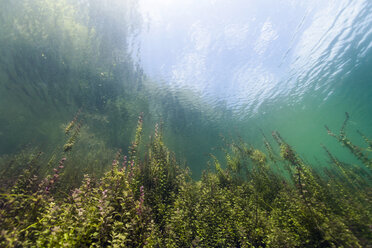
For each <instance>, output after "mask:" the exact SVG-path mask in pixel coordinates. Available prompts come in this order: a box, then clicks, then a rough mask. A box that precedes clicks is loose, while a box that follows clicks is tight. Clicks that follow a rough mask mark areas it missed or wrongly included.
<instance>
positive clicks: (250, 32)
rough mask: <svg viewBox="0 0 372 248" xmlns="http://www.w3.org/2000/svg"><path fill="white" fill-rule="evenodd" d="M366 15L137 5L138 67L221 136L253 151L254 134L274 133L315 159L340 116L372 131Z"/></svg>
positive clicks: (343, 8)
mask: <svg viewBox="0 0 372 248" xmlns="http://www.w3.org/2000/svg"><path fill="white" fill-rule="evenodd" d="M371 7H372V4H371V2H370V1H368V0H356V1H346V0H345V1H290V0H288V1H245V0H244V1H243V0H240V1H218V0H209V1H202V2H200V1H196V0H193V1H155V0H141V1H140V10H141V13H142V15H143V17H144V26H145V27H146V28H145V29H144V30H143V32H142V33H141V35H140V36H139V37H138V41H139V44H140V51H141V53H140V63H141V66H142V67H143V68H144V71H145V73H146V74H147V75H149V77H150V78H151V79H152V83H153V84H158V87H157V90H158V91H159V94H160V92H162V91H164V90H167V92H169V91H170V92H172V94H173V96H175V97H178V99H179V100H180V101H181V102H183V104H184V105H185V106H189V107H190V108H195V109H199V110H200V111H202V112H203V114H206V116H208V118H212V119H213V118H215V121H216V122H214V124H213V125H216V126H218V127H219V128H220V131H221V132H222V133H228V132H231V131H232V130H231V129H235V130H234V132H236V133H238V134H239V135H243V136H248V137H249V138H251V140H253V142H252V143H255V141H257V143H259V141H260V140H261V138H260V137H259V135H257V133H258V132H257V129H259V128H263V129H265V130H266V131H271V130H274V129H279V130H280V131H281V132H283V133H284V136H287V137H288V140H289V141H290V142H293V143H294V144H295V145H297V146H298V149H299V150H300V151H301V150H302V151H303V152H305V153H306V152H310V151H311V152H315V153H317V152H319V150H320V149H319V144H320V143H327V141H326V140H325V138H327V137H325V138H320V137H323V136H326V135H325V134H324V128H323V125H324V124H325V123H328V124H330V125H334V128H336V129H337V128H338V127H339V125H340V123H341V122H342V119H343V117H344V114H343V113H344V112H345V111H348V112H350V114H351V115H352V118H353V119H354V121H355V123H357V125H358V127H360V128H362V129H364V130H366V132H369V133H371V131H372V130H371V127H372V125H371V124H372V121H371V119H372V116H371V113H370V109H371V107H372V106H371V102H372V93H371V92H372V90H371V87H370V86H372V83H371V76H372V75H371V72H370V70H369V69H368V68H369V67H370V66H369V65H371V60H370V57H371V46H372V45H371V44H372V42H371V41H372V8H371ZM160 81H161V82H162V83H161V84H160V83H157V82H160ZM184 91H188V92H192V93H193V94H184ZM196 98H198V99H199V100H198V101H197V104H196V103H195V102H196V100H195V99H196ZM218 111H231V113H232V114H231V115H230V114H226V113H225V114H221V113H218ZM188 121H190V123H192V120H188ZM227 129H229V130H227ZM255 129H256V131H254V130H255ZM252 131H253V133H252ZM314 143H315V146H316V148H314Z"/></svg>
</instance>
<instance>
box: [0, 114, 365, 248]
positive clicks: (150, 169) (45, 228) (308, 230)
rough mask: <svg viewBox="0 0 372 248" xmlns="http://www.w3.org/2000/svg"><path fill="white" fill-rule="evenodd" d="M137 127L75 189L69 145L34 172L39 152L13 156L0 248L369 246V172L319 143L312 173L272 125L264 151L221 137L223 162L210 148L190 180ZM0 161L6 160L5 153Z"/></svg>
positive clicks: (1, 192)
mask: <svg viewBox="0 0 372 248" xmlns="http://www.w3.org/2000/svg"><path fill="white" fill-rule="evenodd" d="M74 120H75V118H74ZM74 122H76V120H75V121H74ZM344 125H346V124H344ZM69 126H70V125H68V126H67V127H69ZM70 130H71V131H69V132H71V133H70V134H69V135H71V136H70V137H68V138H67V140H68V141H69V140H70V139H71V137H74V134H75V138H74V139H75V142H76V138H77V136H78V135H79V134H80V135H82V133H84V132H85V131H84V132H83V131H81V130H80V127H79V125H77V126H75V127H72V126H71V128H70ZM142 131H143V119H142V117H141V116H140V117H139V119H138V122H137V128H136V132H135V137H134V141H133V143H132V145H131V146H130V147H129V149H128V153H129V156H127V155H124V154H123V151H122V150H120V149H119V150H117V152H116V154H115V155H114V154H113V153H112V161H111V162H107V163H109V164H108V165H107V167H106V168H107V170H106V172H105V173H104V174H103V175H102V176H101V177H94V176H91V175H88V174H85V175H84V177H83V179H82V181H81V183H80V184H79V185H78V186H76V187H75V188H71V187H68V186H66V184H70V183H71V181H66V178H67V176H68V174H66V173H65V172H66V170H67V169H68V168H69V167H70V166H71V165H72V164H74V163H75V162H76V161H78V160H76V161H71V160H74V159H77V158H78V157H75V156H74V152H77V151H76V149H77V148H79V146H76V148H74V150H71V149H70V150H68V151H65V149H64V147H62V149H60V150H61V153H60V154H62V155H63V156H62V157H61V159H60V160H59V161H58V160H57V161H58V162H57V161H55V159H54V158H55V157H57V155H55V156H54V157H53V158H51V159H50V160H49V161H48V160H45V163H46V164H49V165H55V166H52V167H54V168H51V167H50V166H49V165H47V166H46V168H50V169H51V171H50V172H49V175H47V176H43V175H42V174H40V166H42V164H41V162H42V161H44V160H42V153H40V152H38V153H34V155H32V156H29V159H28V160H25V159H24V156H18V157H17V156H15V157H14V158H13V159H15V160H16V161H17V162H14V163H21V162H25V163H26V166H25V167H24V169H23V171H22V172H19V171H14V172H17V173H20V174H19V175H18V178H17V180H15V181H14V182H13V184H9V185H6V184H2V187H1V189H0V228H1V232H0V245H1V246H2V247H62V246H67V247H368V246H370V245H371V241H372V235H371V230H370V223H371V221H372V211H371V204H370V202H371V194H370V192H371V191H370V189H371V185H370V182H369V176H370V171H361V170H358V169H357V166H356V165H355V166H349V165H348V164H346V163H345V162H341V161H340V160H338V159H337V158H336V157H335V156H334V155H333V154H332V153H331V152H330V151H329V150H328V149H327V148H326V147H325V146H324V147H323V148H324V150H325V151H326V153H327V154H328V156H329V158H330V159H331V161H330V164H329V166H328V167H327V170H326V173H324V174H321V173H320V172H319V171H316V170H315V169H314V168H313V166H312V165H311V164H309V163H308V162H306V161H304V160H303V159H302V158H301V156H300V155H299V154H298V153H297V152H296V151H295V149H294V148H293V147H292V146H290V145H289V144H288V143H287V142H286V141H285V140H284V139H283V138H282V137H281V135H280V134H279V132H273V133H272V135H273V138H274V140H275V141H276V142H277V143H278V147H273V146H272V145H271V144H270V143H269V141H268V139H267V138H266V137H264V142H265V143H264V145H265V147H266V149H267V152H268V153H269V154H265V153H264V152H263V151H261V150H259V149H257V148H255V147H253V146H251V145H249V144H247V143H245V142H244V141H242V140H239V142H231V143H230V144H228V145H227V147H226V149H225V160H226V161H225V163H224V162H222V161H219V160H218V159H217V157H215V156H213V155H212V160H211V162H210V164H211V165H213V166H210V167H209V169H208V170H206V171H204V173H203V175H202V178H201V179H200V180H193V179H192V178H191V176H190V172H189V170H188V169H187V168H183V167H182V166H180V163H179V162H178V161H177V159H176V157H175V155H174V154H173V153H172V152H171V151H169V150H168V148H167V147H166V145H165V143H164V140H163V135H162V132H161V128H159V125H156V126H155V131H154V134H153V135H152V136H151V137H150V140H149V142H148V144H147V145H146V146H143V145H142V144H141V142H143V139H142ZM69 132H67V133H69ZM341 137H346V134H345V133H343V134H341ZM340 142H342V143H343V142H344V141H343V140H342V139H341V140H340ZM367 145H368V143H367ZM139 147H141V150H140V149H139ZM351 147H353V146H351ZM99 148H100V149H101V147H99ZM142 148H143V149H142ZM275 149H277V150H279V152H280V156H277V155H276V151H275ZM349 149H350V148H349ZM30 153H33V151H30ZM270 154H271V155H270ZM353 154H354V155H355V156H357V157H358V156H359V155H358V153H357V152H356V153H353ZM0 161H1V162H2V163H7V162H6V161H9V158H8V159H3V160H0ZM102 161H104V160H102ZM278 168H280V170H278ZM282 168H283V169H285V170H286V171H287V173H288V174H283V173H282V170H281V169H282ZM366 169H369V168H366ZM361 173H362V174H364V175H361ZM365 174H367V175H365ZM76 180H78V179H76ZM73 185H75V184H73ZM356 187H357V190H355V189H356Z"/></svg>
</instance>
